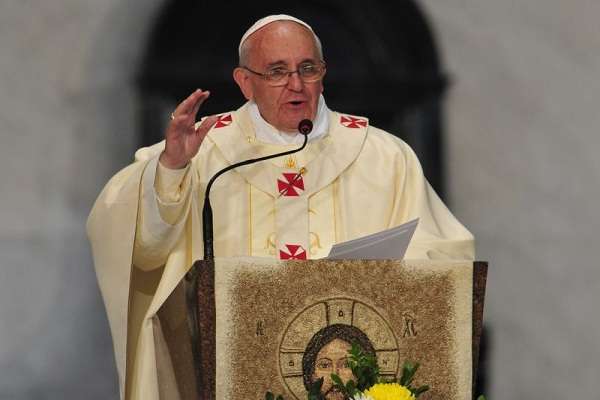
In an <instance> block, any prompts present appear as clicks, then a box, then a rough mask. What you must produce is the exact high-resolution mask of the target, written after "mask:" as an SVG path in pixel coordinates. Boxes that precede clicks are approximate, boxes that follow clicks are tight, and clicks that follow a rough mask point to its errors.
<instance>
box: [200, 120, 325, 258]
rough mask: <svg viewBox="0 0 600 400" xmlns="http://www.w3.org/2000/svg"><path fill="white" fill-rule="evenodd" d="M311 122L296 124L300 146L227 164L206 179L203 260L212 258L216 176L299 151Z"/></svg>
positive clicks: (203, 215) (309, 129) (304, 143)
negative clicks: (300, 136) (301, 141)
mask: <svg viewBox="0 0 600 400" xmlns="http://www.w3.org/2000/svg"><path fill="white" fill-rule="evenodd" d="M312 127H313V124H312V122H311V121H310V120H309V119H303V120H302V121H300V123H299V124H298V131H299V132H300V133H301V134H302V135H304V142H303V143H302V146H300V147H299V148H297V149H294V150H288V151H284V152H282V153H276V154H271V155H268V156H264V157H258V158H251V159H249V160H244V161H240V162H238V163H235V164H231V165H228V166H227V167H225V168H223V169H222V170H220V171H218V172H217V173H216V174H215V175H213V177H212V178H210V180H209V181H208V184H207V185H206V192H205V193H204V207H203V208H202V234H203V242H204V260H213V259H214V257H215V255H214V248H213V213H212V207H211V205H210V189H211V188H212V185H213V183H214V182H215V180H217V178H218V177H220V176H221V175H223V174H224V173H225V172H227V171H230V170H232V169H234V168H237V167H241V166H244V165H249V164H254V163H257V162H260V161H265V160H269V159H271V158H276V157H281V156H287V155H288V154H293V153H297V152H299V151H301V150H302V149H304V148H305V147H306V143H307V142H308V134H309V133H310V132H311V131H312Z"/></svg>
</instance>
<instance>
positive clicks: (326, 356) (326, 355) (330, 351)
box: [313, 339, 355, 400]
mask: <svg viewBox="0 0 600 400" xmlns="http://www.w3.org/2000/svg"><path fill="white" fill-rule="evenodd" d="M351 347H352V346H351V345H350V343H348V342H346V341H345V340H342V339H333V340H332V341H331V342H329V343H327V344H326V345H325V346H323V348H322V349H321V350H320V351H319V353H317V360H316V361H315V373H314V375H313V382H314V381H316V380H317V379H320V378H323V386H321V393H323V394H324V395H325V399H327V400H343V398H344V395H343V394H342V393H341V392H340V391H338V390H337V389H333V382H332V380H331V374H336V375H337V376H339V377H340V379H341V380H342V382H344V383H346V382H348V381H349V380H350V379H355V377H354V376H353V375H352V370H351V369H350V367H349V366H348V351H350V348H351Z"/></svg>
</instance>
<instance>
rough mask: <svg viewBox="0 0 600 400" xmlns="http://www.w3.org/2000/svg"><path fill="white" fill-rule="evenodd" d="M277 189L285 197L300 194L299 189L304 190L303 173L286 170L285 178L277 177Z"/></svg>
mask: <svg viewBox="0 0 600 400" xmlns="http://www.w3.org/2000/svg"><path fill="white" fill-rule="evenodd" d="M277 190H278V191H279V194H281V195H282V196H285V197H291V196H300V194H299V193H298V190H300V191H303V190H304V180H303V179H302V175H300V174H297V173H295V172H284V173H283V180H281V179H277Z"/></svg>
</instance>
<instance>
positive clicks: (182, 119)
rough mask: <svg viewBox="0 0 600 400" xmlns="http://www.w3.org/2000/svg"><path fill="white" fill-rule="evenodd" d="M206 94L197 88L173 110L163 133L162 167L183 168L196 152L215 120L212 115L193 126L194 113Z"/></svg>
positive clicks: (194, 122) (160, 159) (206, 96)
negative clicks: (196, 126)
mask: <svg viewBox="0 0 600 400" xmlns="http://www.w3.org/2000/svg"><path fill="white" fill-rule="evenodd" d="M208 96H210V92H209V91H208V90H207V91H202V89H197V90H196V91H195V92H194V93H192V94H191V95H190V96H189V97H188V98H187V99H185V100H184V101H182V102H181V104H179V105H178V106H177V108H176V109H175V111H173V114H172V118H171V122H170V123H169V126H168V127H167V132H166V134H165V142H166V144H165V150H164V151H163V152H162V154H161V155H160V158H159V161H160V163H161V164H162V165H163V166H164V167H167V168H169V169H180V168H183V167H185V166H186V165H187V164H188V163H189V162H190V160H191V159H192V158H193V157H194V156H195V155H196V153H198V149H199V148H200V144H202V141H203V140H204V137H205V136H206V134H207V133H208V131H209V130H210V128H211V127H212V126H213V125H214V124H215V122H217V116H215V115H213V116H210V117H207V118H205V119H204V121H202V123H201V124H200V125H199V126H198V128H197V129H196V128H195V124H196V114H197V113H198V110H199V109H200V106H201V105H202V103H204V100H206V99H207V98H208Z"/></svg>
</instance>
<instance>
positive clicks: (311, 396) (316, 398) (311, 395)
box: [308, 378, 323, 400]
mask: <svg viewBox="0 0 600 400" xmlns="http://www.w3.org/2000/svg"><path fill="white" fill-rule="evenodd" d="M321 387H323V378H319V379H317V380H316V381H314V382H313V383H312V384H311V385H310V387H309V389H308V400H321V399H322V398H323V395H322V394H321Z"/></svg>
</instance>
